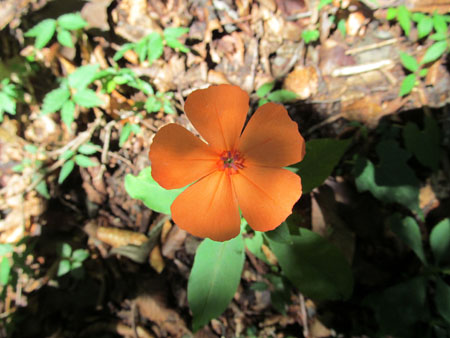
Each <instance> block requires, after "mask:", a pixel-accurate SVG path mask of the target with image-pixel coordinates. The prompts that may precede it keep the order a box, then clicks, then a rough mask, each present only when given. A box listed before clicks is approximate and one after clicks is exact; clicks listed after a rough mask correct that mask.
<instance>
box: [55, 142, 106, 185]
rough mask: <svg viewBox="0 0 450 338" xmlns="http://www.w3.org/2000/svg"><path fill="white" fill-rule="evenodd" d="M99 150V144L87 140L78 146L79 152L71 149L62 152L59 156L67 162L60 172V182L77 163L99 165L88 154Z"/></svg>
mask: <svg viewBox="0 0 450 338" xmlns="http://www.w3.org/2000/svg"><path fill="white" fill-rule="evenodd" d="M98 151H100V147H99V146H97V145H95V144H93V143H91V142H87V143H84V144H82V145H81V146H79V147H78V149H77V152H78V154H77V153H76V152H75V151H73V150H71V149H69V150H67V151H65V152H64V153H62V154H61V156H60V157H59V158H60V159H62V160H64V161H65V162H64V164H63V166H62V167H61V171H60V172H59V176H58V183H59V184H61V183H63V182H64V181H65V180H66V178H67V177H68V176H69V175H70V173H71V172H72V171H73V169H74V168H75V164H77V165H78V166H80V167H84V168H87V167H95V166H97V163H96V162H94V161H92V160H91V159H90V158H89V157H88V156H87V155H93V154H95V153H96V152H98Z"/></svg>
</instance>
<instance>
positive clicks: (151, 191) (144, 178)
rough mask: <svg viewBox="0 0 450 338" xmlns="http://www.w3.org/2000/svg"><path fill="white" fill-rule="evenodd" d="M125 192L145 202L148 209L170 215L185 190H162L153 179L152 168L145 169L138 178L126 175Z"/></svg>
mask: <svg viewBox="0 0 450 338" xmlns="http://www.w3.org/2000/svg"><path fill="white" fill-rule="evenodd" d="M125 190H126V191H127V193H128V194H129V195H130V196H131V197H132V198H136V199H138V200H141V201H142V202H144V204H145V205H146V206H147V207H148V208H150V209H152V210H154V211H156V212H160V213H163V214H168V215H170V206H171V205H172V203H173V201H174V200H175V198H177V196H178V195H179V194H181V192H182V191H183V190H184V188H182V189H172V190H166V189H164V188H162V187H161V186H160V185H159V184H158V183H157V182H156V181H155V180H154V179H153V177H152V170H151V167H148V168H145V169H143V170H142V171H141V172H140V173H139V175H138V176H133V175H131V174H128V175H126V176H125Z"/></svg>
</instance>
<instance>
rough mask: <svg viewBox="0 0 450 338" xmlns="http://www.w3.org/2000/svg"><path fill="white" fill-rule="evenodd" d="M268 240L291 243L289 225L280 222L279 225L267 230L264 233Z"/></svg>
mask: <svg viewBox="0 0 450 338" xmlns="http://www.w3.org/2000/svg"><path fill="white" fill-rule="evenodd" d="M264 235H265V236H267V237H268V238H269V239H270V240H272V241H274V242H278V243H284V244H291V243H292V239H291V233H290V232H289V227H288V225H287V223H286V222H283V223H281V225H280V226H279V227H277V228H275V229H274V230H272V231H267V232H265V233H264Z"/></svg>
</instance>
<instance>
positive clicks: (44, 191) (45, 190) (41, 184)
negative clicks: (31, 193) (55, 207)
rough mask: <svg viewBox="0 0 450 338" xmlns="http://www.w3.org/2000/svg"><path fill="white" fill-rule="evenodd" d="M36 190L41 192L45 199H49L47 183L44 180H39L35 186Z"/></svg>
mask: <svg viewBox="0 0 450 338" xmlns="http://www.w3.org/2000/svg"><path fill="white" fill-rule="evenodd" d="M36 191H37V192H38V193H39V194H41V195H42V196H43V197H45V198H46V199H50V194H49V193H48V188H47V183H45V181H44V180H42V181H40V182H39V183H38V185H37V186H36Z"/></svg>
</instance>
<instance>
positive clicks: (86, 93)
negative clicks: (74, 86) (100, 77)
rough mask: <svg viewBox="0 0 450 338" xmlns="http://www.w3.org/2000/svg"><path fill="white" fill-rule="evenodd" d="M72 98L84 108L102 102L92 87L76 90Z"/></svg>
mask: <svg viewBox="0 0 450 338" xmlns="http://www.w3.org/2000/svg"><path fill="white" fill-rule="evenodd" d="M73 100H74V101H75V103H76V104H78V105H80V106H82V107H85V108H92V107H97V106H100V105H101V104H102V103H103V101H102V100H101V99H100V98H99V97H98V96H97V94H96V93H95V92H94V91H93V90H92V89H87V88H86V89H82V90H79V91H77V92H76V93H75V95H74V96H73Z"/></svg>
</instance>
